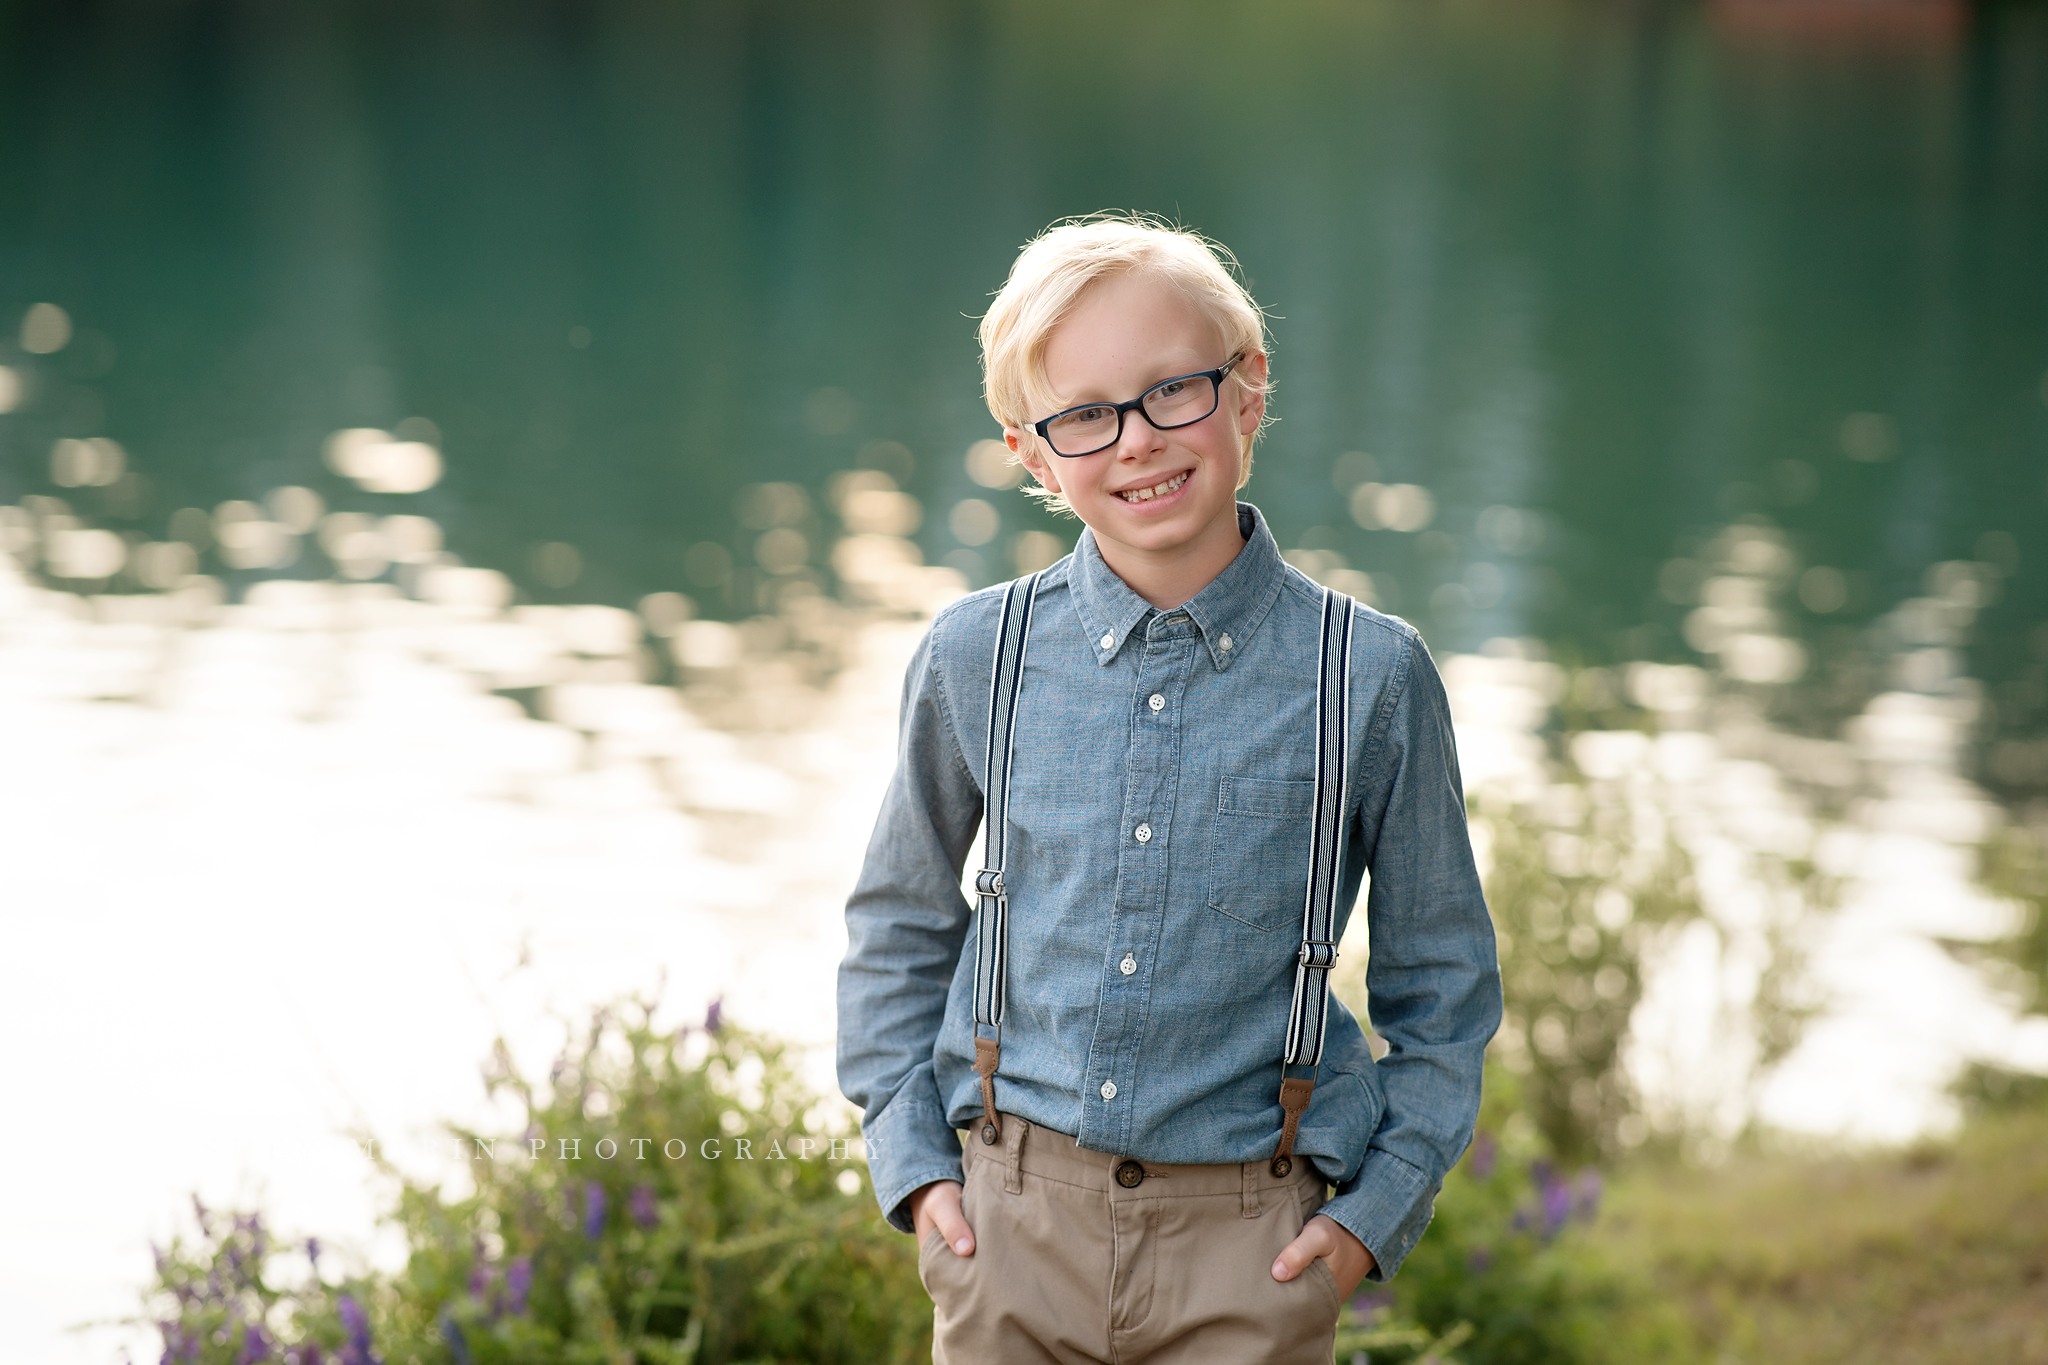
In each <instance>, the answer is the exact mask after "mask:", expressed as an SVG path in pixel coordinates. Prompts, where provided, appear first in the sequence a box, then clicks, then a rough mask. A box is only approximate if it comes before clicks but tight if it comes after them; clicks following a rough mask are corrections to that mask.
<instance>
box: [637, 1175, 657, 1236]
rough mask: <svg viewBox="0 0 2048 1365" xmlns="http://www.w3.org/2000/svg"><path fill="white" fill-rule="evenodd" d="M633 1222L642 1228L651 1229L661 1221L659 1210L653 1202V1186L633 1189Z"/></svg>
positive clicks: (639, 1186)
mask: <svg viewBox="0 0 2048 1365" xmlns="http://www.w3.org/2000/svg"><path fill="white" fill-rule="evenodd" d="M632 1209H633V1221H634V1222H636V1223H638V1224H639V1225H640V1226H641V1227H643V1228H651V1227H653V1226H654V1225H655V1224H656V1223H658V1222H660V1221H661V1210H660V1208H659V1207H657V1206H656V1204H655V1202H654V1186H652V1185H635V1186H634V1187H633V1206H632Z"/></svg>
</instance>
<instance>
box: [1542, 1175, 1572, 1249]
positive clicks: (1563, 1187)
mask: <svg viewBox="0 0 2048 1365" xmlns="http://www.w3.org/2000/svg"><path fill="white" fill-rule="evenodd" d="M1571 1216H1572V1186H1571V1182H1570V1181H1568V1180H1564V1179H1560V1178H1557V1177H1552V1178H1551V1179H1550V1180H1548V1181H1546V1182H1544V1186H1543V1236H1544V1238H1545V1239H1546V1240H1548V1239H1549V1238H1552V1237H1555V1236H1556V1235H1557V1233H1558V1230H1559V1229H1560V1228H1562V1227H1563V1226H1564V1225H1565V1220H1566V1219H1568V1218H1570V1217H1571Z"/></svg>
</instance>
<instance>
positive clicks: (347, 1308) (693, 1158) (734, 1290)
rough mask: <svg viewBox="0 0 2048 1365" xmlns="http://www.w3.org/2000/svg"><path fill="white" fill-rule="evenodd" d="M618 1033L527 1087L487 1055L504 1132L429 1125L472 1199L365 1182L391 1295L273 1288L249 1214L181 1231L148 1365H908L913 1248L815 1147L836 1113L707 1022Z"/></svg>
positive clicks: (646, 1018)
mask: <svg viewBox="0 0 2048 1365" xmlns="http://www.w3.org/2000/svg"><path fill="white" fill-rule="evenodd" d="M624 1013H628V1014H630V1015H631V1016H633V1017H631V1018H627V1019H622V1018H621V1017H619V1015H618V1014H617V1013H614V1012H610V1011H605V1012H600V1013H599V1014H598V1015H597V1016H596V1017H595V1018H594V1019H593V1021H592V1023H591V1024H590V1026H589V1028H588V1029H587V1030H586V1031H584V1032H583V1033H582V1034H581V1035H580V1036H579V1037H577V1038H575V1039H573V1040H572V1044H573V1045H572V1046H571V1047H570V1048H568V1049H566V1050H565V1051H564V1052H563V1054H562V1055H561V1057H560V1058H559V1059H558V1060H557V1062H556V1064H555V1068H554V1073H553V1075H552V1077H551V1078H550V1081H549V1082H548V1084H546V1085H537V1084H535V1083H533V1082H532V1081H529V1080H528V1079H526V1078H524V1077H522V1076H521V1075H519V1074H518V1073H517V1071H516V1070H515V1069H514V1068H513V1066H512V1065H511V1063H510V1061H509V1057H508V1055H507V1054H506V1052H505V1050H504V1049H503V1047H502V1046H501V1047H500V1048H499V1049H498V1050H497V1057H496V1064H495V1065H494V1067H493V1068H492V1069H491V1071H490V1072H489V1073H487V1081H488V1084H489V1086H490V1088H491V1090H492V1091H493V1093H509V1094H510V1095H511V1096H513V1097H514V1098H515V1099H516V1100H517V1101H518V1103H519V1105H520V1106H521V1107H523V1109H524V1110H525V1118H526V1123H525V1127H524V1135H523V1137H521V1138H519V1139H504V1138H499V1139H495V1140H494V1139H492V1138H490V1137H488V1136H486V1135H484V1134H480V1133H474V1132H470V1131H467V1130H464V1129H461V1128H450V1130H449V1133H450V1136H451V1137H452V1138H453V1139H455V1140H457V1141H459V1142H461V1143H462V1144H463V1147H464V1150H466V1151H468V1152H469V1153H470V1154H471V1156H472V1157H473V1158H474V1159H473V1160H472V1161H471V1163H470V1165H471V1169H472V1174H473V1185H474V1188H473V1189H472V1190H471V1191H470V1192H468V1193H465V1194H450V1193H449V1192H447V1191H446V1190H444V1189H442V1188H439V1187H437V1186H434V1185H431V1184H428V1183H426V1182H423V1181H420V1180H416V1179H412V1178H408V1177H406V1176H405V1175H404V1174H403V1173H401V1172H399V1171H397V1170H396V1169H395V1168H393V1167H391V1166H390V1165H389V1164H388V1163H382V1162H380V1165H381V1166H382V1167H383V1169H384V1170H385V1172H386V1173H387V1174H388V1175H390V1176H391V1177H392V1178H393V1179H394V1180H395V1181H396V1183H397V1191H398V1192H397V1198H396V1201H395V1206H394V1207H393V1208H392V1209H391V1211H390V1213H389V1215H388V1216H389V1218H390V1220H391V1221H392V1222H394V1223H395V1224H396V1226H397V1227H398V1228H399V1229H400V1230H401V1231H402V1233H403V1234H404V1237H405V1240H406V1244H407V1246H408V1248H409V1254H408V1258H407V1262H406V1265H405V1268H404V1270H403V1271H401V1272H400V1273H399V1274H397V1275H396V1276H393V1277H389V1278H388V1279H382V1280H362V1281H356V1282H352V1283H350V1284H347V1285H339V1284H329V1283H327V1282H326V1281H325V1280H324V1279H323V1278H322V1276H321V1274H320V1271H319V1268H318V1265H317V1263H315V1262H311V1261H309V1263H308V1264H307V1266H306V1269H305V1271H304V1272H303V1273H302V1274H300V1275H299V1276H298V1277H297V1278H296V1279H295V1280H293V1281H291V1282H288V1283H274V1282H273V1281H274V1280H277V1279H278V1277H276V1276H271V1275H269V1272H267V1271H266V1270H265V1269H264V1263H265V1254H264V1248H261V1247H259V1246H258V1245H256V1244H255V1243H256V1239H259V1238H261V1236H262V1233H261V1223H260V1221H259V1220H258V1219H257V1218H256V1217H255V1216H254V1215H248V1214H243V1215H238V1216H235V1217H234V1218H232V1219H230V1220H227V1221H222V1220H219V1219H214V1218H210V1217H209V1218H203V1219H202V1220H201V1225H200V1237H199V1238H198V1239H197V1240H196V1241H181V1242H179V1243H177V1244H174V1246H173V1248H172V1249H171V1251H170V1252H167V1253H166V1254H165V1255H164V1257H163V1258H161V1260H160V1263H159V1274H158V1277H157V1282H156V1284H155V1285H154V1286H153V1294H152V1300H153V1302H152V1308H153V1309H154V1310H155V1311H154V1312H153V1313H152V1314H151V1319H152V1320H153V1321H155V1322H157V1323H158V1324H159V1326H160V1327H161V1328H162V1330H163V1333H164V1341H165V1358H166V1359H167V1360H171V1361H199V1362H206V1365H229V1363H230V1362H232V1363H233V1365H248V1363H249V1362H253V1361H259V1360H273V1359H283V1360H290V1359H291V1357H292V1355H293V1354H296V1356H297V1358H298V1361H299V1365H327V1362H337V1361H338V1362H341V1363H342V1365H373V1363H376V1365H381V1362H385V1361H388V1362H405V1365H412V1363H413V1362H418V1365H442V1363H443V1362H446V1365H514V1363H515V1362H516V1363H517V1365H555V1363H556V1362H560V1365H613V1363H614V1362H626V1361H638V1362H642V1365H686V1363H687V1365H711V1363H713V1362H743V1361H750V1362H768V1361H786V1360H804V1361H812V1362H821V1363H823V1362H849V1363H850V1362H881V1361H912V1360H920V1359H929V1357H930V1329H931V1306H930V1300H929V1299H927V1298H926V1297H925V1294H924V1290H923V1288H922V1286H921V1285H920V1284H919V1283H918V1278H917V1270H916V1264H915V1248H914V1247H913V1246H912V1245H911V1242H910V1239H909V1238H907V1237H903V1236H901V1235H900V1234H898V1233H896V1232H894V1231H892V1230H890V1229H889V1228H888V1227H886V1226H885V1225H884V1224H883V1223H882V1221H881V1220H880V1218H879V1217H878V1216H877V1215H876V1212H875V1207H874V1201H873V1199H872V1197H871V1196H870V1194H869V1193H868V1190H867V1187H866V1182H865V1178H864V1170H863V1168H862V1166H861V1164H860V1163H859V1162H858V1161H855V1160H851V1159H847V1160H836V1161H835V1160H831V1159H828V1158H829V1157H830V1156H831V1155H832V1154H833V1153H834V1151H835V1148H834V1147H833V1141H834V1139H838V1140H839V1144H840V1145H839V1147H838V1148H837V1149H836V1150H837V1151H838V1152H839V1153H840V1154H841V1155H843V1156H847V1157H850V1156H851V1152H850V1151H848V1149H847V1147H846V1145H845V1144H846V1140H847V1138H848V1131H847V1128H846V1125H845V1122H844V1120H843V1119H842V1118H840V1117H839V1116H838V1110H837V1108H836V1106H823V1105H820V1104H818V1102H817V1100H816V1097H815V1096H813V1095H811V1094H809V1093H808V1092H807V1091H806V1090H805V1089H804V1088H803V1086H802V1085H801V1084H800V1083H799V1081H798V1079H797V1077H796V1076H795V1074H794V1071H793V1069H792V1067H791V1065H790V1063H789V1060H788V1058H787V1056H786V1054H785V1052H784V1050H783V1049H782V1048H781V1047H780V1046H779V1045H777V1044H775V1043H772V1042H770V1041H768V1040H766V1039H763V1038H760V1037H758V1036H755V1035H753V1034H749V1033H746V1032H743V1031H741V1030H739V1029H736V1028H732V1027H729V1026H728V1027H724V1028H719V1027H717V1026H716V1021H715V1013H716V1012H715V1010H714V1020H713V1021H712V1024H711V1026H710V1027H708V1028H706V1029H705V1030H701V1031H699V1030H680V1031H677V1032H673V1033H663V1032H660V1031H658V1030H656V1029H655V1028H654V1027H653V1025H652V1023H651V1018H650V1015H651V1009H650V1008H649V1007H648V1006H646V1005H644V1004H641V1005H635V1006H634V1007H632V1009H631V1010H630V1011H626V1012H624ZM635 1139H638V1140H639V1142H638V1143H637V1144H636V1142H635ZM685 1142H687V1144H688V1145H687V1147H684V1146H683V1145H682V1144H684V1143H685ZM536 1143H538V1144H539V1145H538V1146H535V1145H534V1144H536ZM708 1144H716V1147H715V1149H714V1148H712V1147H710V1146H709V1145H708ZM743 1144H744V1150H745V1152H746V1157H745V1159H740V1156H739V1153H740V1150H741V1149H742V1145H743ZM711 1150H715V1151H716V1152H717V1153H718V1156H717V1157H716V1158H714V1157H712V1156H710V1155H707V1152H709V1151H711ZM685 1151H686V1152H687V1153H688V1154H687V1155H684V1154H683V1153H684V1152H685Z"/></svg>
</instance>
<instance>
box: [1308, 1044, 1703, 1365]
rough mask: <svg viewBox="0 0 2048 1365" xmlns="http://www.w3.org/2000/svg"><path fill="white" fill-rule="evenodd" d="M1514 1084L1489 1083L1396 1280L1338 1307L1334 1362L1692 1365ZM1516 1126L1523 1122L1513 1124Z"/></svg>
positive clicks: (1595, 1177) (1586, 1182) (1592, 1184)
mask: <svg viewBox="0 0 2048 1365" xmlns="http://www.w3.org/2000/svg"><path fill="white" fill-rule="evenodd" d="M1520 1089H1521V1088H1520V1085H1519V1083H1518V1081H1517V1078H1515V1077H1513V1076H1511V1075H1508V1074H1505V1073H1504V1072H1502V1071H1501V1070H1500V1069H1499V1068H1497V1067H1496V1068H1491V1069H1490V1070H1489V1074H1488V1083H1487V1100H1486V1107H1485V1111H1484V1112H1483V1113H1482V1115H1481V1119H1480V1130H1479V1136H1478V1138H1477V1139H1476V1140H1475V1141H1474V1143H1473V1145H1472V1148H1471V1150H1469V1151H1468V1152H1467V1153H1466V1155H1465V1158H1464V1160H1462V1161H1460V1162H1459V1163H1458V1165H1457V1167H1456V1168H1455V1169H1453V1170H1452V1172H1451V1174H1450V1176H1449V1178H1448V1179H1446V1181H1445V1182H1444V1188H1443V1191H1442V1193H1441V1194H1439V1195H1438V1197H1437V1201H1436V1217H1435V1219H1434V1221H1433V1222H1432V1223H1431V1224H1430V1229H1429V1233H1428V1235H1427V1236H1425V1237H1424V1238H1423V1239H1422V1241H1421V1242H1420V1243H1419V1244H1418V1245H1417V1246H1416V1248H1415V1250H1414V1252H1413V1253H1412V1254H1411V1255H1410V1256H1409V1258H1408V1260H1407V1263H1406V1264H1405V1265H1403V1267H1402V1269H1401V1273H1400V1274H1399V1275H1398V1276H1397V1277H1396V1278H1395V1279H1394V1281H1393V1283H1392V1284H1390V1285H1388V1286H1385V1287H1383V1288H1379V1289H1377V1290H1373V1291H1369V1292H1367V1293H1364V1294H1361V1295H1359V1296H1358V1298H1357V1299H1355V1300H1354V1301H1353V1302H1352V1304H1351V1305H1349V1306H1348V1307H1347V1309H1346V1311H1345V1315H1344V1322H1343V1326H1342V1328H1341V1329H1340V1333H1339V1337H1338V1359H1339V1360H1347V1359H1355V1353H1357V1352H1364V1353H1365V1354H1366V1355H1367V1357H1368V1359H1369V1360H1370V1361H1371V1362H1372V1365H1387V1363H1388V1362H1404V1363H1410V1362H1412V1363H1413V1365H1602V1363H1603V1362H1609V1361H1612V1362H1616V1365H1619V1363H1620V1362H1624V1361H1629V1362H1633V1361H1639V1360H1649V1359H1655V1360H1660V1361H1680V1360H1684V1359H1686V1358H1688V1357H1687V1353H1688V1351H1689V1350H1690V1348H1691V1343H1690V1339H1689V1337H1688V1336H1687V1334H1686V1333H1685V1331H1684V1330H1683V1329H1682V1327H1681V1326H1680V1325H1679V1324H1678V1323H1677V1321H1676V1320H1675V1319H1674V1318H1672V1317H1671V1316H1670V1315H1668V1314H1667V1313H1665V1312H1663V1311H1662V1310H1661V1309H1660V1308H1659V1306H1658V1305H1657V1304H1656V1302H1655V1301H1654V1299H1653V1298H1652V1296H1651V1295H1650V1293H1649V1292H1648V1289H1647V1286H1646V1285H1645V1284H1644V1283H1643V1282H1642V1281H1641V1280H1639V1279H1637V1278H1635V1277H1634V1276H1632V1275H1629V1274H1627V1273H1624V1272H1623V1271H1621V1270H1619V1269H1617V1268H1616V1267H1615V1266H1613V1265H1612V1264H1610V1263H1609V1262H1608V1261H1607V1259H1606V1258H1605V1257H1603V1256H1602V1255H1601V1254H1600V1253H1599V1252H1598V1251H1597V1250H1596V1249H1595V1248H1594V1247H1593V1246H1592V1245H1591V1244H1590V1243H1589V1241H1588V1240H1587V1236H1586V1230H1587V1228H1588V1227H1590V1226H1591V1225H1592V1224H1593V1223H1594V1222H1595V1220H1596V1219H1597V1218H1598V1216H1599V1210H1600V1202H1601V1192H1602V1180H1601V1176H1600V1174H1599V1173H1598V1172H1597V1171H1596V1170H1594V1169H1592V1168H1590V1167H1589V1168H1586V1169H1584V1170H1581V1171H1578V1172H1576V1173H1575V1174H1571V1175H1567V1174H1566V1173H1565V1172H1563V1171H1561V1170H1559V1169H1558V1168H1557V1167H1556V1166H1555V1165H1553V1163H1552V1162H1551V1160H1550V1158H1549V1155H1548V1148H1547V1146H1546V1144H1545V1141H1544V1139H1543V1137H1542V1136H1541V1135H1540V1134H1539V1133H1537V1132H1536V1131H1535V1129H1534V1127H1533V1125H1531V1124H1530V1123H1529V1122H1527V1120H1526V1119H1522V1118H1521V1109H1520V1102H1521V1093H1520ZM1518 1120H1520V1121H1518Z"/></svg>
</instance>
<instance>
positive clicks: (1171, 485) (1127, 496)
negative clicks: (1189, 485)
mask: <svg viewBox="0 0 2048 1365" xmlns="http://www.w3.org/2000/svg"><path fill="white" fill-rule="evenodd" d="M1189 472H1191V471H1183V472H1181V473H1179V474H1176V475H1174V476H1173V477H1172V478H1170V479H1165V480H1162V481H1160V482H1159V483H1155V484H1153V485H1152V486H1151V487H1150V488H1134V489H1130V490H1129V491H1127V492H1124V493H1121V494H1119V495H1118V496H1120V497H1121V498H1122V499H1123V500H1124V501H1125V502H1150V501H1152V499H1154V498H1163V497H1165V496H1166V495H1167V494H1168V493H1171V492H1173V491H1174V490H1175V489H1177V488H1179V487H1180V486H1181V485H1182V484H1184V483H1186V482H1187V481H1188V473H1189Z"/></svg>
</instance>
